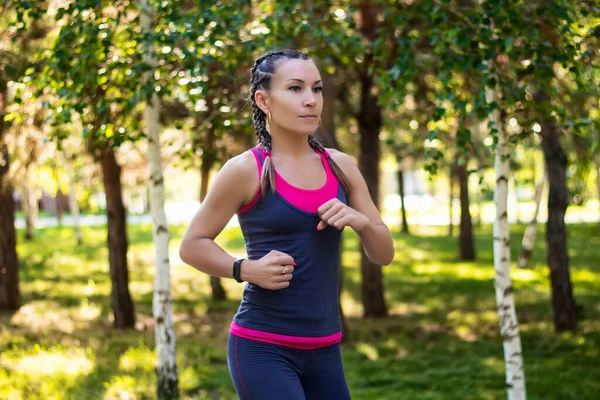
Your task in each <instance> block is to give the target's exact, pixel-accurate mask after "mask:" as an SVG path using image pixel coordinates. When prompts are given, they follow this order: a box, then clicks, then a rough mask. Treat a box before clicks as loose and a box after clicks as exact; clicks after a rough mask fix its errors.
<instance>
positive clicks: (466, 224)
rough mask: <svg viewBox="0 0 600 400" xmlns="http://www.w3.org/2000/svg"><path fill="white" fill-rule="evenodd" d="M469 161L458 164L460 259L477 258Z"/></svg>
mask: <svg viewBox="0 0 600 400" xmlns="http://www.w3.org/2000/svg"><path fill="white" fill-rule="evenodd" d="M466 163H467V162H466V161H465V163H464V164H462V165H458V163H457V165H456V172H457V175H458V182H459V187H460V237H459V247H460V259H461V260H464V261H472V260H475V242H474V239H473V222H472V221H471V211H470V210H469V175H468V173H467V164H466Z"/></svg>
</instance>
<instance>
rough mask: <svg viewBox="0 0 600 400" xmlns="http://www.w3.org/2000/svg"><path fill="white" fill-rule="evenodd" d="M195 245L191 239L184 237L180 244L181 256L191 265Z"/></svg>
mask: <svg viewBox="0 0 600 400" xmlns="http://www.w3.org/2000/svg"><path fill="white" fill-rule="evenodd" d="M192 248H193V245H192V243H190V240H189V239H185V238H184V239H183V240H182V241H181V243H180V244H179V258H181V261H183V262H184V263H186V264H188V265H191V260H190V259H191V254H192Z"/></svg>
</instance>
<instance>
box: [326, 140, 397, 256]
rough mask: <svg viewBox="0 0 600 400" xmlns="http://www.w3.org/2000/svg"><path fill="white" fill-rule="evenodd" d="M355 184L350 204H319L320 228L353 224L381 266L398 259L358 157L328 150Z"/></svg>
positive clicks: (365, 246) (336, 202) (363, 242)
mask: <svg viewBox="0 0 600 400" xmlns="http://www.w3.org/2000/svg"><path fill="white" fill-rule="evenodd" d="M327 150H328V151H329V153H330V155H331V157H332V158H333V160H334V161H335V162H336V164H337V165H338V166H339V167H340V169H341V170H342V171H344V174H345V175H346V178H347V179H348V181H349V182H350V186H351V187H352V188H351V190H350V193H348V199H347V200H348V204H347V205H346V204H344V203H342V202H341V201H339V200H338V199H331V200H329V201H328V202H326V203H324V204H323V205H321V207H319V216H320V217H321V221H320V222H319V224H318V225H317V229H318V230H321V229H324V228H325V226H327V225H331V226H333V227H335V228H337V229H342V228H343V227H345V226H349V227H351V228H352V229H354V230H355V231H356V232H357V233H358V236H359V237H360V240H361V242H362V245H363V247H364V249H365V253H366V254H367V257H369V259H370V260H371V261H373V262H374V263H376V264H380V265H388V264H390V263H391V262H392V260H393V259H394V241H393V240H392V236H391V234H390V231H389V229H388V227H387V226H386V225H385V223H384V222H383V221H382V219H381V215H380V214H379V210H377V207H376V206H375V204H373V200H372V199H371V196H370V194H369V189H368V187H367V184H366V182H365V180H364V178H363V176H362V174H361V173H360V171H359V169H358V167H357V165H356V163H355V162H354V160H353V159H352V158H351V157H350V156H348V155H347V154H345V153H342V152H340V151H336V150H333V149H327Z"/></svg>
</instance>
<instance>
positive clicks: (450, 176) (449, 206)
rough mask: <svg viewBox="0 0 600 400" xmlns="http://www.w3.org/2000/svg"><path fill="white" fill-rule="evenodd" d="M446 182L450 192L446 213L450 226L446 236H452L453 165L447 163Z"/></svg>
mask: <svg viewBox="0 0 600 400" xmlns="http://www.w3.org/2000/svg"><path fill="white" fill-rule="evenodd" d="M448 168H449V170H448V178H449V179H448V180H449V184H450V190H449V193H448V194H449V195H448V212H449V214H450V215H449V216H450V224H449V225H448V236H450V237H452V236H454V222H453V220H452V215H453V214H454V210H453V205H454V204H453V203H454V163H452V162H451V163H449V166H448Z"/></svg>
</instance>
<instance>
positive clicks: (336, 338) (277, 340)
mask: <svg viewBox="0 0 600 400" xmlns="http://www.w3.org/2000/svg"><path fill="white" fill-rule="evenodd" d="M229 332H231V334H233V335H235V336H239V337H242V338H244V339H250V340H256V341H257V342H264V343H271V344H277V345H280V346H285V347H292V348H294V349H301V350H313V349H318V348H320V347H325V346H330V345H332V344H335V343H339V342H340V341H341V340H342V332H338V333H334V334H333V335H329V336H320V337H303V336H288V335H280V334H277V333H271V332H264V331H259V330H256V329H250V328H244V327H243V326H240V325H238V324H236V323H235V322H232V323H231V327H230V328H229Z"/></svg>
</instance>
